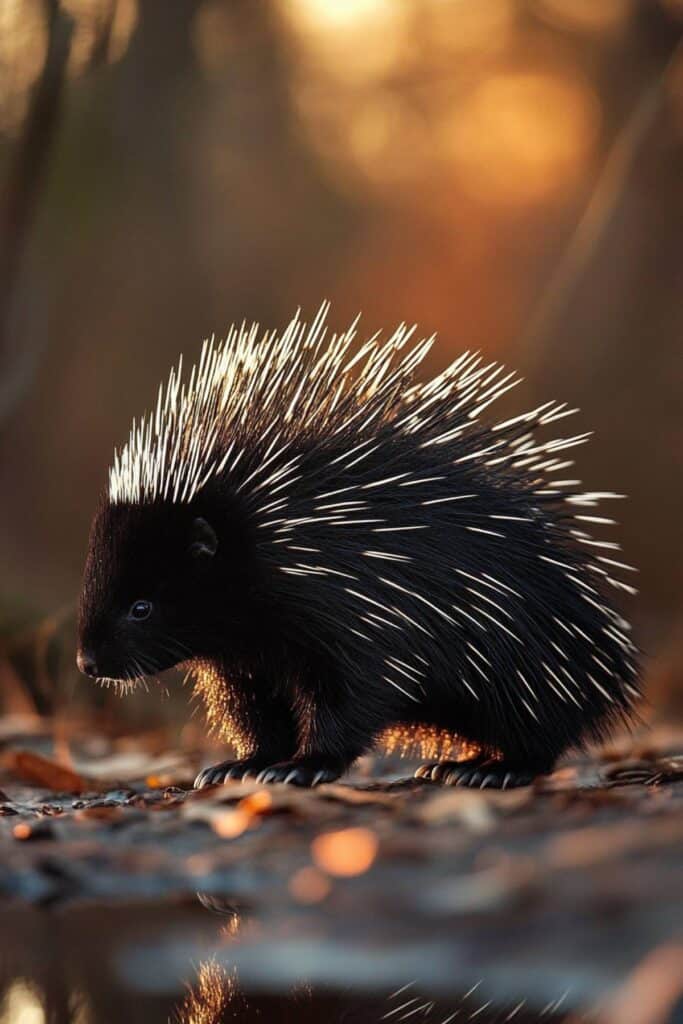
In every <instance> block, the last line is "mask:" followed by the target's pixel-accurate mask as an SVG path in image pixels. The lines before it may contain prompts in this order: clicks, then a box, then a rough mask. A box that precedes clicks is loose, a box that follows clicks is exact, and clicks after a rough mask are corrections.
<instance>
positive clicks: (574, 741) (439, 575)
mask: <svg viewBox="0 0 683 1024" xmlns="http://www.w3.org/2000/svg"><path fill="white" fill-rule="evenodd" d="M326 313H327V308H326V307H323V308H322V309H321V311H320V312H319V314H318V316H317V317H316V319H315V321H314V322H313V324H312V325H311V326H310V328H307V327H306V326H305V325H304V324H303V323H302V322H301V321H300V319H299V317H298V315H297V316H296V317H295V318H294V319H293V320H292V322H291V323H290V324H289V326H288V327H287V328H286V330H285V331H284V333H282V334H281V335H277V334H276V333H274V332H273V333H267V334H265V336H263V337H259V336H258V328H257V326H256V325H254V326H252V327H251V328H249V329H247V328H246V327H245V326H244V325H243V326H242V327H241V328H239V329H235V328H232V329H231V330H230V332H229V334H228V337H227V339H226V340H225V341H224V342H222V343H220V344H215V343H214V342H213V340H212V341H210V342H207V343H205V345H204V348H203V350H202V354H201V359H200V362H199V365H198V366H197V367H195V368H193V370H192V373H191V375H190V377H189V380H188V379H186V378H183V376H182V360H181V364H180V365H179V367H178V369H177V371H173V372H172V373H171V376H170V379H169V382H168V384H167V386H166V388H165V389H164V388H163V386H162V388H161V389H160V391H159V397H158V402H157V406H156V411H155V412H154V414H153V415H151V416H150V417H149V418H147V419H143V420H142V422H141V423H139V425H138V426H136V425H135V423H134V424H133V430H132V433H131V436H130V439H129V441H128V443H127V445H126V446H125V447H124V448H123V450H122V451H120V452H118V453H115V457H114V464H113V467H112V469H111V471H110V479H109V489H108V493H107V494H106V495H105V496H104V497H103V499H102V501H101V504H100V507H99V509H98V511H97V514H96V517H95V520H94V523H93V526H92V531H91V536H90V545H89V552H88V556H87V561H86V567H85V578H84V584H83V590H82V597H81V605H80V622H79V654H78V664H79V667H80V668H81V670H82V671H84V672H86V673H88V674H89V675H92V676H97V677H103V678H105V679H107V680H117V681H120V684H121V685H123V686H124V687H125V686H126V685H133V684H134V682H135V680H136V679H137V678H139V677H141V676H144V675H147V674H152V673H155V672H158V671H161V670H163V669H166V668H168V667H170V666H172V665H175V664H178V663H181V662H186V663H189V665H190V667H191V668H192V669H193V670H194V675H195V678H196V685H197V690H198V692H199V693H200V694H201V696H202V697H203V699H204V701H205V703H206V707H207V713H208V719H209V723H210V725H211V726H213V727H214V728H218V729H220V730H222V731H223V733H224V735H225V736H226V738H229V739H230V740H231V741H232V742H233V744H234V745H235V747H236V749H237V753H238V755H239V758H240V759H239V760H238V761H228V762H226V763H224V764H219V765H216V766H213V767H211V768H209V769H207V770H205V771H204V772H202V773H201V774H200V776H199V778H198V779H197V785H200V786H201V785H206V784H209V783H215V782H221V781H224V780H225V779H228V778H233V779H238V778H243V777H245V776H246V775H248V774H250V775H257V777H258V778H259V779H261V780H262V781H266V782H270V781H275V780H277V781H284V782H292V783H295V784H299V785H315V784H317V783H319V782H324V781H329V780H331V779H334V778H337V777H338V776H339V775H340V774H341V773H342V772H344V771H345V770H346V769H347V768H348V766H349V765H350V764H351V763H352V762H353V761H354V760H355V758H357V757H358V756H359V755H360V754H362V753H363V752H364V751H366V750H368V748H369V747H370V746H371V744H372V743H373V741H374V740H375V739H376V738H377V737H378V736H379V735H380V734H381V733H382V732H383V731H386V730H387V729H388V728H391V727H393V728H394V729H395V730H396V731H397V732H399V733H402V734H406V733H408V734H409V733H410V732H411V730H414V731H415V732H420V730H422V732H423V733H424V731H425V730H426V731H427V732H429V731H430V730H431V731H432V732H433V733H434V734H435V735H439V736H440V737H444V736H445V737H449V736H452V737H459V738H464V739H465V740H467V741H470V742H471V743H472V744H473V745H475V746H476V750H477V756H476V757H472V758H470V759H469V760H465V761H453V760H441V761H437V762H436V763H430V764H427V765H423V766H422V768H421V769H419V770H418V774H420V775H421V776H422V777H423V778H431V779H434V780H441V781H444V782H450V783H454V782H458V783H460V784H466V785H474V786H476V785H481V786H503V787H506V786H512V785H522V784H524V783H526V782H528V781H529V780H530V779H531V778H532V777H533V776H534V775H536V774H538V773H544V772H548V771H549V770H551V768H552V767H553V765H554V763H555V760H556V758H557V757H558V756H559V755H560V754H562V753H563V751H565V750H567V749H568V748H569V747H575V746H579V745H581V744H582V743H584V742H585V741H586V740H589V739H591V738H593V739H600V738H601V737H603V736H605V735H606V734H607V733H608V731H609V729H610V727H611V726H612V725H613V724H614V723H616V722H618V721H619V720H626V719H628V718H629V715H630V713H631V708H632V706H633V703H634V700H635V698H637V697H638V686H637V666H636V650H635V647H634V645H633V643H632V641H631V639H630V636H629V627H628V625H627V624H626V623H625V622H624V620H623V619H622V618H621V617H620V616H619V615H618V614H617V612H616V611H614V610H613V608H612V607H611V606H610V605H609V604H608V602H607V598H606V591H607V590H608V589H609V588H610V587H612V588H615V587H616V588H621V589H624V590H627V591H631V590H632V589H633V588H631V587H630V586H628V585H627V584H625V583H623V582H621V581H620V580H618V579H616V578H614V575H613V574H614V572H615V570H617V569H628V568H629V567H628V566H625V565H622V564H621V563H620V562H618V561H617V560H616V559H615V558H614V557H613V551H612V549H614V548H616V547H617V545H616V544H614V543H610V542H604V541H598V540H594V539H593V538H592V537H591V536H590V534H589V532H588V530H589V528H590V527H591V525H592V524H598V525H600V524H603V523H609V522H611V520H607V519H603V518H602V517H599V516H596V515H593V514H592V509H593V507H594V506H595V505H596V504H597V502H598V501H599V499H601V498H608V497H617V495H613V494H609V493H583V492H581V490H580V489H579V481H576V480H566V479H565V480H556V479H554V476H553V474H555V473H556V472H558V471H560V470H562V469H564V468H565V467H566V466H568V465H571V463H570V462H566V461H564V459H565V451H566V449H568V448H571V447H572V446H573V445H576V444H579V443H581V442H582V441H584V440H585V439H586V436H587V435H580V436H575V437H570V438H564V439H560V440H552V441H542V440H540V439H538V437H537V436H536V430H537V428H540V427H543V426H544V425H546V424H549V423H552V422H554V421H555V420H558V419H560V418H562V417H564V416H566V415H568V414H569V413H571V412H573V411H575V410H569V409H567V408H566V407H565V405H559V404H556V403H554V402H548V403H546V404H545V405H542V406H541V407H539V408H537V409H534V410H533V411H532V412H529V413H526V414H524V415H521V416H517V417H515V418H514V419H510V420H507V421H506V422H504V423H495V424H493V425H491V424H488V425H486V424H484V423H483V422H482V420H481V418H480V417H481V414H482V413H483V412H484V410H485V409H486V407H487V406H488V405H490V404H491V403H492V402H493V401H494V400H495V399H496V398H497V397H498V396H500V395H501V394H503V392H505V391H507V390H508V389H509V388H511V387H513V386H514V385H515V384H516V383H517V382H518V379H517V378H516V377H515V376H514V374H511V373H506V372H505V371H504V370H503V368H502V367H501V366H499V365H497V364H490V365H485V364H484V363H483V361H482V359H481V357H480V356H478V355H476V354H475V355H472V354H469V353H466V354H464V355H462V356H461V357H460V358H459V359H457V360H456V361H455V362H454V363H453V364H452V365H451V366H449V367H448V368H447V369H446V370H444V371H443V373H441V374H440V375H439V376H438V377H436V378H434V379H433V380H430V381H428V382H427V383H416V382H415V380H414V374H415V370H416V368H417V367H418V366H419V364H420V363H421V361H422V360H423V358H424V356H425V354H426V353H427V351H428V349H429V347H430V345H431V343H432V340H433V339H426V340H423V341H420V342H419V343H417V344H413V343H411V342H410V339H411V336H412V334H413V330H414V329H413V328H410V329H408V328H406V327H405V326H403V325H402V326H401V327H399V328H398V329H397V330H396V332H395V333H394V334H393V336H392V337H391V338H390V339H389V340H388V341H384V342H380V340H379V339H378V337H377V336H375V337H373V338H371V339H370V340H368V341H366V342H365V343H364V344H363V345H361V347H360V348H359V349H358V350H357V351H356V352H355V354H352V341H353V338H354V335H355V328H356V324H355V323H354V324H353V325H352V326H351V327H350V328H349V329H348V330H347V331H346V332H345V333H343V334H340V335H332V336H328V332H327V328H326V326H325V318H326Z"/></svg>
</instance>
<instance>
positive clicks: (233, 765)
mask: <svg viewBox="0 0 683 1024" xmlns="http://www.w3.org/2000/svg"><path fill="white" fill-rule="evenodd" d="M265 764H267V762H264V761H263V760H261V759H256V758H250V757H247V758H244V759H243V760H241V761H221V763H220V764H212V765H209V767H208V768H204V769H203V770H202V771H201V772H200V773H199V775H198V776H197V778H196V779H195V780H194V788H195V789H204V788H205V787H206V786H220V785H222V784H223V783H225V782H243V781H244V780H245V779H247V778H249V776H254V775H256V774H257V772H259V771H261V769H262V768H263V767H264V765H265Z"/></svg>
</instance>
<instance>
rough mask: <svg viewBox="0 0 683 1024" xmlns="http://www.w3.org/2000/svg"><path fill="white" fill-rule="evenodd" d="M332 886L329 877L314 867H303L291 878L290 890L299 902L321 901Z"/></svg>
mask: <svg viewBox="0 0 683 1024" xmlns="http://www.w3.org/2000/svg"><path fill="white" fill-rule="evenodd" d="M330 888H331V885H330V880H329V878H327V876H326V875H324V874H323V873H322V871H319V870H318V869H317V868H314V867H306V868H301V869H300V870H299V871H297V872H296V873H295V874H294V875H292V877H291V878H290V880H289V891H290V892H291V894H292V896H293V897H294V899H295V900H297V902H299V903H320V901H321V900H324V899H325V897H326V896H327V894H328V893H329V891H330Z"/></svg>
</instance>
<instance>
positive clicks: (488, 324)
mask: <svg viewBox="0 0 683 1024" xmlns="http://www.w3.org/2000/svg"><path fill="white" fill-rule="evenodd" d="M682 31H683V3H681V0H174V2H169V0H0V634H1V636H2V640H1V641H0V643H1V645H2V647H1V652H2V654H1V660H0V680H1V681H2V685H3V689H4V694H5V702H6V706H11V707H14V706H19V705H20V704H21V702H22V701H24V702H26V700H27V699H28V700H29V702H30V701H33V702H34V703H36V704H37V705H38V706H39V707H41V708H42V709H43V710H49V708H50V702H51V701H54V698H55V694H56V693H59V687H60V686H62V685H63V679H65V678H68V679H70V680H71V682H70V683H69V686H71V687H72V691H70V692H80V690H82V689H84V687H86V686H87V684H85V683H84V682H80V683H79V682H77V681H76V680H75V677H74V678H72V674H73V670H72V668H71V666H72V661H73V647H74V637H73V608H74V603H75V599H76V596H77V592H78V586H79V578H80V572H81V566H82V561H83V556H84V551H85V545H86V539H87V531H88V526H89V521H90V518H91V515H92V511H93V507H94V504H95V501H96V498H97V495H98V492H99V491H100V489H101V488H102V487H103V486H104V484H105V481H106V471H107V467H108V464H109V461H110V457H111V453H112V449H113V446H114V444H115V443H120V442H121V441H122V440H123V439H124V438H125V437H126V435H127V432H128V429H129V425H130V421H131V419H132V417H133V416H134V415H138V414H139V413H141V412H142V411H143V410H144V409H145V408H147V407H148V406H149V405H150V404H151V402H152V400H153V398H154V396H155V393H156V388H157V386H158V383H159V381H160V379H161V378H162V377H164V376H165V375H166V374H167V372H168V369H169V367H170V365H171V363H172V362H174V361H175V360H176V359H177V357H178V354H179V353H180V352H181V351H182V352H184V353H185V354H186V356H190V357H192V356H194V355H195V354H196V353H197V352H198V350H199V347H200V344H201V341H202V339H203V338H204V337H206V336H207V335H210V334H211V333H213V332H216V333H217V334H218V335H221V334H222V333H223V332H224V331H225V328H226V327H227V325H228V324H229V323H230V322H232V321H233V320H242V319H243V318H244V319H247V320H252V319H256V320H260V321H261V322H262V323H264V324H265V325H268V326H275V325H279V324H284V323H285V322H286V321H287V319H288V318H289V317H290V316H291V315H292V313H293V312H294V310H295V309H296V307H297V306H301V307H302V308H303V309H304V311H305V312H306V313H307V314H309V315H313V314H314V312H315V311H316V309H317V308H318V305H319V303H320V301H321V299H323V298H329V299H331V300H332V303H333V307H332V314H331V320H332V324H333V326H335V327H344V326H346V325H347V323H348V322H349V320H350V319H351V318H352V317H353V316H355V314H356V313H357V312H358V311H359V310H362V311H363V320H362V325H363V327H364V329H365V330H367V331H368V332H369V331H373V330H375V329H376V328H378V327H382V326H384V327H387V328H389V327H393V326H394V325H395V324H396V323H398V322H399V321H402V320H407V321H410V322H413V321H417V322H418V323H419V324H420V326H421V328H422V329H423V330H424V331H425V332H432V331H437V332H438V334H439V338H440V342H439V344H438V346H437V347H436V348H435V350H434V351H433V354H432V356H431V368H433V369H439V368H441V367H443V366H444V365H445V364H446V362H447V361H448V360H449V359H451V358H452V357H454V356H455V355H456V354H457V353H459V352H460V351H461V350H462V349H465V348H476V349H481V350H482V352H483V353H485V355H486V357H487V358H491V359H500V360H503V361H505V362H506V363H509V364H510V365H511V366H513V367H515V368H517V369H519V370H521V371H522V372H523V374H524V376H525V377H526V384H524V385H523V386H522V387H520V388H518V389H517V390H516V391H515V392H514V397H513V398H512V399H511V407H514V408H517V409H518V410H520V411H521V408H522V405H526V406H529V407H531V405H532V404H533V403H537V402H540V401H543V400H546V399H550V398H559V399H562V400H567V401H568V402H570V403H572V404H575V405H578V406H580V408H581V410H582V411H581V415H580V417H576V418H575V421H574V422H575V423H576V429H577V431H578V430H584V429H594V430H595V433H596V437H595V439H594V441H593V443H591V445H590V446H588V447H587V448H582V449H580V450H579V452H578V460H579V466H580V471H581V472H580V475H581V476H582V478H583V479H584V481H585V482H586V484H587V485H588V486H589V487H591V488H596V489H613V490H616V491H619V492H624V493H626V494H628V495H630V500H629V501H628V502H623V503H621V504H620V505H619V507H618V515H619V516H620V518H621V521H622V527H621V528H620V531H619V539H620V540H621V541H622V542H623V544H624V548H625V553H626V559H627V561H629V562H633V563H635V564H636V565H638V566H639V567H640V569H641V572H640V577H639V586H640V590H641V593H640V595H639V596H638V597H637V598H636V599H635V600H632V601H629V602H628V605H627V609H626V610H627V612H628V614H629V615H630V617H631V618H632V619H633V621H634V623H635V629H636V636H637V638H638V640H639V641H640V643H641V644H642V645H643V647H644V648H645V650H646V652H647V655H648V661H647V665H648V669H647V674H648V685H649V695H650V698H651V701H652V703H653V706H654V707H655V708H657V709H659V710H664V711H665V713H667V714H668V713H673V712H674V711H675V710H676V709H678V710H679V711H680V703H681V697H680V693H681V686H680V683H681V677H680V670H679V669H678V667H677V666H678V661H679V660H680V659H679V658H678V655H679V652H680V646H681V644H683V587H682V586H681V585H682V584H683V556H682V554H681V549H682V545H681V540H680V530H681V514H682V513H683V492H682V485H681V478H682V476H683V415H682V411H681V391H682V384H683V351H682V346H683V52H682V49H681V45H680V39H681V33H682Z"/></svg>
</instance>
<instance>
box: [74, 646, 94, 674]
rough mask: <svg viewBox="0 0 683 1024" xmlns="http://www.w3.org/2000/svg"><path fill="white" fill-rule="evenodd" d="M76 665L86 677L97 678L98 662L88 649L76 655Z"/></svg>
mask: <svg viewBox="0 0 683 1024" xmlns="http://www.w3.org/2000/svg"><path fill="white" fill-rule="evenodd" d="M76 664H77V665H78V668H79V670H80V671H81V672H83V673H84V674H85V675H86V676H96V675H98V672H97V661H96V660H95V655H94V654H93V653H92V651H89V650H88V648H87V647H85V648H83V649H82V650H80V651H79V652H78V654H77V655H76Z"/></svg>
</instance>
